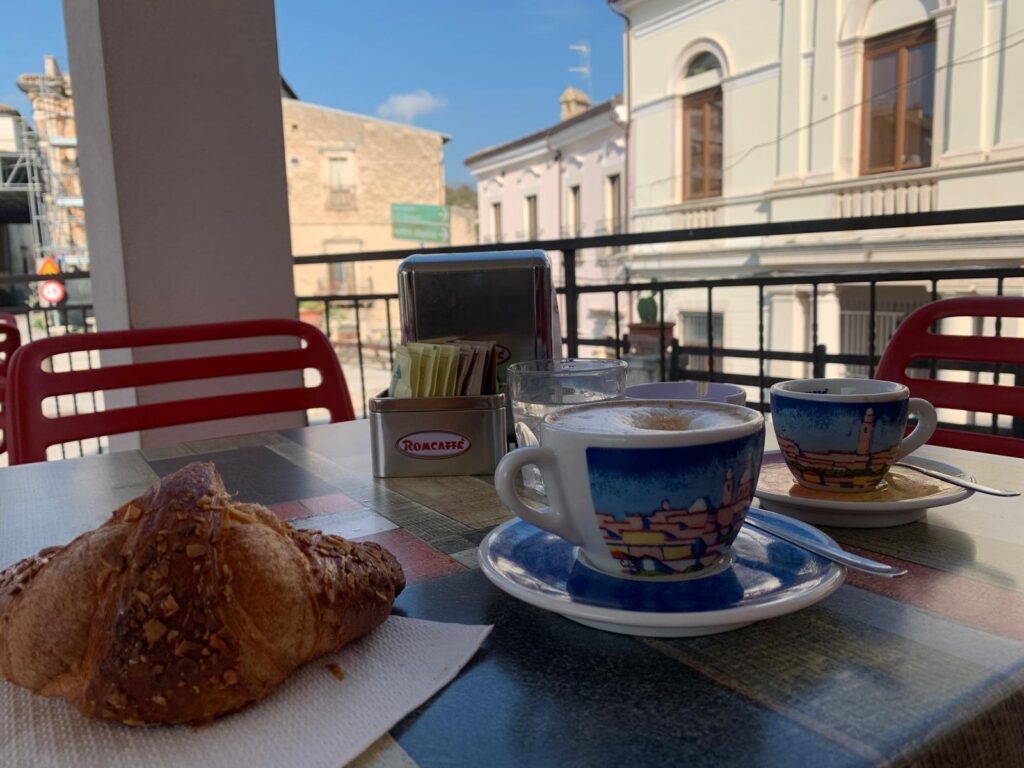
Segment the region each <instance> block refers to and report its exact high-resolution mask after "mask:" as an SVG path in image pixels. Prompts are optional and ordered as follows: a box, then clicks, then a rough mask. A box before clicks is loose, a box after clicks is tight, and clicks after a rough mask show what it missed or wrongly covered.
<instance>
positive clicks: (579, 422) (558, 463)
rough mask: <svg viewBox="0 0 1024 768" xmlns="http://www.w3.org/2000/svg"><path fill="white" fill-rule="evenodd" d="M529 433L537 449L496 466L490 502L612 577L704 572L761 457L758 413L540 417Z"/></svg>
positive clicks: (730, 537) (619, 410) (659, 407)
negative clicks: (528, 468)
mask: <svg viewBox="0 0 1024 768" xmlns="http://www.w3.org/2000/svg"><path fill="white" fill-rule="evenodd" d="M541 430H542V437H541V445H540V446H532V447H527V448H519V449H517V450H514V451H512V452H511V453H509V454H507V455H506V456H505V457H504V458H503V459H502V460H501V462H500V463H499V464H498V468H497V471H496V473H495V478H494V480H495V482H494V484H495V487H496V489H497V491H498V496H499V497H501V500H502V501H503V502H504V503H505V504H506V505H507V506H508V507H509V509H511V510H512V511H513V512H514V513H515V514H516V515H518V516H519V517H521V518H522V519H523V520H526V521H527V522H529V523H532V524H533V525H536V526H537V527H539V528H543V529H545V530H547V531H550V532H551V533H554V534H556V535H557V536H560V537H562V538H563V539H566V540H567V541H569V542H571V543H572V544H575V545H577V546H578V547H579V550H578V557H579V559H580V561H581V562H583V563H584V564H585V565H588V566H590V567H592V568H596V569H598V570H601V571H604V572H606V573H609V574H611V575H613V576H625V577H649V578H654V579H678V578H686V577H689V576H691V575H694V574H700V573H702V572H713V571H709V569H711V568H713V567H714V566H715V565H716V564H718V563H719V561H721V560H722V559H723V557H724V556H725V555H726V553H727V552H728V550H729V548H730V547H731V546H732V543H733V541H734V540H735V539H736V536H737V535H738V534H739V531H740V527H741V526H742V525H743V520H744V519H745V518H746V515H747V510H748V509H749V508H750V502H751V500H752V499H753V495H754V489H755V488H756V487H757V477H758V473H759V472H760V470H761V454H762V451H763V449H764V417H763V416H762V415H761V414H760V413H758V412H757V411H754V410H752V409H750V408H745V407H743V406H738V405H731V404H728V403H715V402H708V401H688V400H619V401H606V402H600V403H587V404H584V405H577V406H571V407H569V408H563V409H560V410H558V411H556V412H554V413H551V414H548V416H546V417H545V419H544V422H543V424H542V425H541ZM527 464H534V465H536V466H537V467H538V468H539V469H540V473H541V476H542V478H543V480H544V487H545V489H546V491H547V497H548V501H549V503H550V505H551V506H550V507H544V508H542V509H539V510H538V509H534V508H532V507H529V506H527V505H526V504H525V503H524V502H523V500H522V499H521V498H520V496H519V494H518V493H517V491H516V487H515V480H516V478H517V477H518V475H519V471H520V470H521V469H522V467H523V466H524V465H527Z"/></svg>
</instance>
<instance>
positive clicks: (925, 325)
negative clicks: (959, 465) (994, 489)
mask: <svg viewBox="0 0 1024 768" xmlns="http://www.w3.org/2000/svg"><path fill="white" fill-rule="evenodd" d="M947 317H1024V298H1019V297H1011V296H990V297H975V296H968V297H963V298H955V299H942V300H940V301H933V302H932V303H930V304H926V305H925V306H923V307H921V308H919V309H917V310H915V311H914V312H912V313H911V314H910V315H908V316H907V317H906V319H904V321H903V322H902V323H900V326H899V328H897V329H896V333H895V334H894V335H893V337H892V339H890V340H889V345H888V346H887V347H886V349H885V353H884V354H883V355H882V359H881V360H880V361H879V363H878V369H877V370H876V371H875V378H876V379H883V380H886V381H898V382H902V383H903V384H906V385H907V386H908V387H909V388H910V392H911V394H912V395H913V396H914V397H922V398H924V399H925V400H927V401H929V402H930V403H931V404H932V405H934V406H935V407H936V408H955V409H958V410H963V411H977V412H980V413H992V414H999V415H1003V416H1014V417H1018V418H1020V417H1024V387H1009V386H999V385H996V384H974V383H969V382H960V381H939V380H936V379H915V378H911V377H910V376H908V375H907V366H908V365H909V364H911V363H912V362H914V361H915V360H957V361H966V362H975V363H1002V364H1006V365H1014V366H1016V365H1024V339H1015V338H1005V337H995V336H949V335H945V334H941V333H932V332H931V331H930V330H929V328H930V327H931V325H932V324H933V323H935V322H937V321H939V320H942V319H943V318H947ZM928 442H929V443H931V444H932V445H944V446H947V447H950V448H963V449H965V450H969V451H981V452H983V453H998V454H1002V455H1004V456H1017V457H1019V458H1024V440H1021V439H1018V438H1013V437H1008V436H1006V435H991V434H983V433H980V432H967V431H964V430H955V429H937V430H935V434H934V435H933V436H932V438H931V440H929V441H928Z"/></svg>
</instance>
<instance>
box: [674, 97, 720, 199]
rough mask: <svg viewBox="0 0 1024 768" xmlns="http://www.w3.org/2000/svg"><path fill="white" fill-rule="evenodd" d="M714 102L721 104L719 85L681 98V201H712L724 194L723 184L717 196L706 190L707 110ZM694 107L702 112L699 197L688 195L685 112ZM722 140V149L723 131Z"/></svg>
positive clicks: (688, 131)
mask: <svg viewBox="0 0 1024 768" xmlns="http://www.w3.org/2000/svg"><path fill="white" fill-rule="evenodd" d="M716 101H717V102H718V103H719V104H721V103H722V87H721V86H720V85H716V86H714V87H712V88H706V89H705V90H703V91H698V92H697V93H693V94H690V95H689V96H684V97H683V157H682V166H683V201H687V200H714V199H716V198H719V197H721V196H722V195H723V193H724V192H725V184H724V183H723V184H722V189H721V190H719V192H718V193H717V194H714V195H712V194H711V193H710V191H709V189H708V187H709V185H710V180H711V175H710V174H709V173H708V168H709V167H710V166H711V142H710V141H708V137H709V136H710V134H711V110H710V109H708V105H710V104H713V103H714V102H716ZM696 107H701V108H702V109H703V111H704V153H703V154H704V191H703V192H702V193H701V194H699V195H694V194H690V175H689V174H690V171H689V167H688V166H689V162H688V158H689V157H690V121H689V120H687V119H686V113H687V111H688V110H690V109H694V108H696ZM722 126H723V128H724V126H725V110H724V109H722ZM722 139H723V147H724V139H725V131H724V130H723V131H722ZM723 165H724V163H723ZM722 181H723V182H724V181H725V179H724V178H723V179H722Z"/></svg>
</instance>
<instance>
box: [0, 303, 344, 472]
mask: <svg viewBox="0 0 1024 768" xmlns="http://www.w3.org/2000/svg"><path fill="white" fill-rule="evenodd" d="M267 337H292V338H295V339H301V340H302V341H304V342H305V343H306V344H305V347H303V348H298V349H284V350H278V351H267V352H240V353H237V354H221V355H215V356H206V357H201V356H198V355H194V354H193V355H190V356H185V357H175V358H174V359H170V360H162V361H159V362H143V363H134V364H128V365H114V366H108V367H103V368H95V369H91V370H77V371H66V372H60V373H53V372H49V371H46V370H44V369H43V362H44V361H45V360H47V359H48V358H51V357H53V356H54V355H60V354H65V353H72V352H89V351H92V350H108V349H129V348H141V347H156V346H164V345H170V344H190V343H195V342H208V341H225V340H230V339H249V338H267ZM306 368H315V369H316V370H318V371H319V372H320V376H321V378H322V380H321V382H320V384H319V385H317V386H316V387H304V386H299V387H292V388H288V389H274V390H265V391H259V392H236V393H231V394H226V395H211V396H204V397H196V398H190V399H184V400H180V399H179V400H174V401H171V402H161V403H148V404H143V405H133V406H129V407H124V408H116V409H112V410H107V411H100V412H97V413H84V414H73V415H62V416H58V417H48V416H45V415H44V414H43V401H44V400H46V399H47V398H49V397H55V396H58V395H69V394H71V395H74V394H80V393H90V392H99V391H103V390H113V389H122V388H132V387H145V386H150V385H154V384H165V383H171V382H187V381H199V380H203V379H214V378H219V377H224V376H246V375H251V374H262V373H275V372H282V371H299V372H301V371H302V370H303V369H306ZM8 394H9V398H10V406H11V407H10V423H9V427H10V435H9V440H8V442H9V444H10V460H11V463H12V464H24V463H27V462H31V461H45V460H46V449H47V447H49V446H51V445H57V444H60V443H67V442H71V441H75V440H83V439H86V438H95V437H100V436H105V435H118V434H123V433H125V432H136V431H139V430H145V429H157V428H159V427H172V426H179V425H182V424H194V423H198V422H204V421H216V420H219V419H230V418H237V417H243V416H257V415H265V414H274V413H287V412H293V411H305V410H306V409H307V408H326V409H327V410H328V411H330V414H331V421H332V422H335V421H350V420H352V419H354V418H355V413H354V411H353V409H352V400H351V398H350V397H349V393H348V387H347V385H346V384H345V376H344V374H343V373H342V371H341V366H340V365H339V363H338V358H337V357H336V356H335V354H334V350H333V349H332V348H331V345H330V342H329V341H328V340H327V337H325V336H324V335H323V334H322V333H321V332H320V331H319V330H317V329H316V328H314V327H313V326H311V325H309V324H307V323H302V322H299V321H298V320H284V319H280V320H247V321H241V322H232V323H217V324H210V325H187V326H177V327H171V328H153V329H145V330H129V331H107V332H99V333H76V334H68V335H67V336H55V337H51V338H47V339H40V340H39V341H34V342H32V343H30V344H26V345H25V346H23V347H21V348H20V349H18V350H17V352H15V353H14V356H13V357H12V358H11V362H10V366H9V370H8Z"/></svg>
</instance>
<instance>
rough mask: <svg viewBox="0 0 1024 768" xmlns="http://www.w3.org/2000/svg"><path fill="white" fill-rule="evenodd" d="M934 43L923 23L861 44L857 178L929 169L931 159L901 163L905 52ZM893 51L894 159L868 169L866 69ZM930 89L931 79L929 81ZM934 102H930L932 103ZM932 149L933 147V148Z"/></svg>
mask: <svg viewBox="0 0 1024 768" xmlns="http://www.w3.org/2000/svg"><path fill="white" fill-rule="evenodd" d="M934 42H935V25H934V24H933V23H932V22H930V21H926V22H925V23H924V24H918V25H915V26H913V27H907V28H905V29H901V30H899V31H898V32H892V33H889V34H886V35H881V36H879V37H875V38H872V39H871V40H867V41H865V43H864V69H863V73H862V80H863V83H862V91H861V105H862V110H863V113H864V114H863V115H862V116H861V142H860V175H861V176H874V175H876V174H879V173H892V172H894V171H909V170H914V169H916V168H929V167H931V165H932V162H931V160H932V159H931V158H929V162H928V164H927V165H925V164H924V163H917V164H914V165H911V164H908V163H904V162H903V160H902V156H903V142H904V141H905V139H906V130H907V126H906V123H907V115H906V111H907V50H908V49H910V48H916V47H917V46H919V45H924V44H925V43H934ZM893 52H896V53H897V56H896V120H895V122H896V136H895V137H894V142H895V143H894V145H893V146H894V147H895V150H896V151H895V157H893V164H892V165H887V166H880V167H877V168H868V143H869V142H868V139H869V137H870V135H871V133H870V132H871V102H870V98H871V94H870V93H868V85H869V78H868V70H869V67H870V66H871V62H872V61H873V60H874V59H876V58H878V57H879V56H885V55H886V54H889V53H893ZM932 85H933V87H934V80H933V81H932ZM933 103H934V102H933ZM932 117H933V118H934V115H933V116H932ZM933 150H934V148H933Z"/></svg>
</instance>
